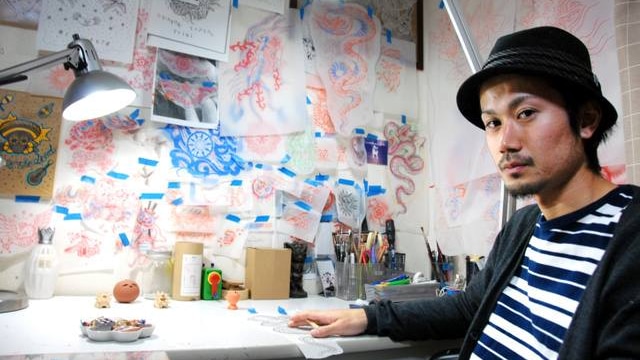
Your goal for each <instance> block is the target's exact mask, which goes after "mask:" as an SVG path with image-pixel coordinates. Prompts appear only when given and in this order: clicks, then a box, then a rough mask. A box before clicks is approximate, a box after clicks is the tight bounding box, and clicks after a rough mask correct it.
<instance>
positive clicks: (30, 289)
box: [24, 228, 58, 299]
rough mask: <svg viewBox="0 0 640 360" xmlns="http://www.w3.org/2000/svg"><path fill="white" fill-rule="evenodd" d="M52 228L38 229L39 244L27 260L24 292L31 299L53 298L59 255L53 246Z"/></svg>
mask: <svg viewBox="0 0 640 360" xmlns="http://www.w3.org/2000/svg"><path fill="white" fill-rule="evenodd" d="M53 233H54V230H53V229H52V228H42V229H38V237H39V239H38V244H37V245H36V246H35V247H34V248H33V249H32V250H31V254H30V255H29V259H28V260H27V263H26V264H25V266H26V269H25V270H26V274H25V279H24V291H25V293H26V294H27V296H28V297H29V298H30V299H48V298H50V297H52V296H53V293H54V291H55V289H56V281H57V280H58V254H57V252H56V248H55V247H54V246H53Z"/></svg>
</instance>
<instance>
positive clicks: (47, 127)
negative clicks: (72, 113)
mask: <svg viewBox="0 0 640 360" xmlns="http://www.w3.org/2000/svg"><path fill="white" fill-rule="evenodd" d="M61 107H62V100H61V99H56V98H49V97H38V96H31V95H29V94H27V93H22V92H15V91H4V90H3V91H0V157H2V159H3V162H4V166H3V167H0V196H5V197H14V196H20V195H25V196H35V197H36V198H40V199H49V198H51V196H52V192H53V184H54V179H55V165H56V163H57V156H58V141H59V138H60V122H61Z"/></svg>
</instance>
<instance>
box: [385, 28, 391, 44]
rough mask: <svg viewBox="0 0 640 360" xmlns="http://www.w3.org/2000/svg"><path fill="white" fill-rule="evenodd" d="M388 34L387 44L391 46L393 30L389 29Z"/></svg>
mask: <svg viewBox="0 0 640 360" xmlns="http://www.w3.org/2000/svg"><path fill="white" fill-rule="evenodd" d="M386 34H387V42H388V43H389V44H391V29H387V32H386Z"/></svg>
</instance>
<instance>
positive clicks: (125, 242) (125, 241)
mask: <svg viewBox="0 0 640 360" xmlns="http://www.w3.org/2000/svg"><path fill="white" fill-rule="evenodd" d="M118 237H120V242H121V243H122V245H124V246H129V244H130V242H129V238H128V237H127V234H125V233H120V234H118Z"/></svg>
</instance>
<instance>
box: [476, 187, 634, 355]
mask: <svg viewBox="0 0 640 360" xmlns="http://www.w3.org/2000/svg"><path fill="white" fill-rule="evenodd" d="M630 200H631V193H624V192H623V189H622V188H617V189H616V190H614V191H611V192H610V193H609V194H607V195H606V196H604V197H603V198H602V199H600V200H598V201H596V202H594V203H593V204H591V205H589V206H587V207H585V208H583V209H580V210H578V211H576V212H573V213H571V214H567V215H564V216H561V217H559V218H556V219H553V220H550V221H547V220H546V219H545V218H544V216H540V217H539V218H538V221H537V223H536V227H535V229H534V232H533V235H532V236H531V240H530V241H529V245H528V247H527V249H526V251H525V254H524V258H523V261H522V264H521V265H520V269H519V270H518V271H517V272H516V274H515V275H514V277H513V279H511V282H510V283H509V285H508V286H507V287H506V288H505V289H504V291H503V293H502V295H501V296H500V298H499V299H498V303H497V304H496V307H495V309H494V311H493V313H492V314H491V316H490V317H489V323H488V324H487V326H485V328H484V331H483V333H482V335H481V337H480V339H479V340H478V344H477V345H476V348H475V349H474V352H473V355H472V356H471V358H472V359H527V360H529V359H555V358H557V357H558V352H559V350H560V347H561V345H562V341H563V339H564V335H565V333H566V331H567V329H568V328H569V325H570V324H571V320H572V318H573V314H574V313H575V311H576V308H577V307H578V303H579V302H580V298H581V297H582V293H583V292H584V289H585V287H586V285H587V282H588V281H589V279H590V278H591V275H593V273H594V271H595V270H596V267H597V266H598V263H599V262H600V259H601V258H602V255H603V254H604V251H605V249H606V248H607V244H608V243H609V239H610V238H611V237H612V234H613V230H614V228H615V226H616V224H617V223H618V220H619V219H620V215H621V214H622V211H623V210H624V208H625V207H626V206H627V204H629V201H630Z"/></svg>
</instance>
